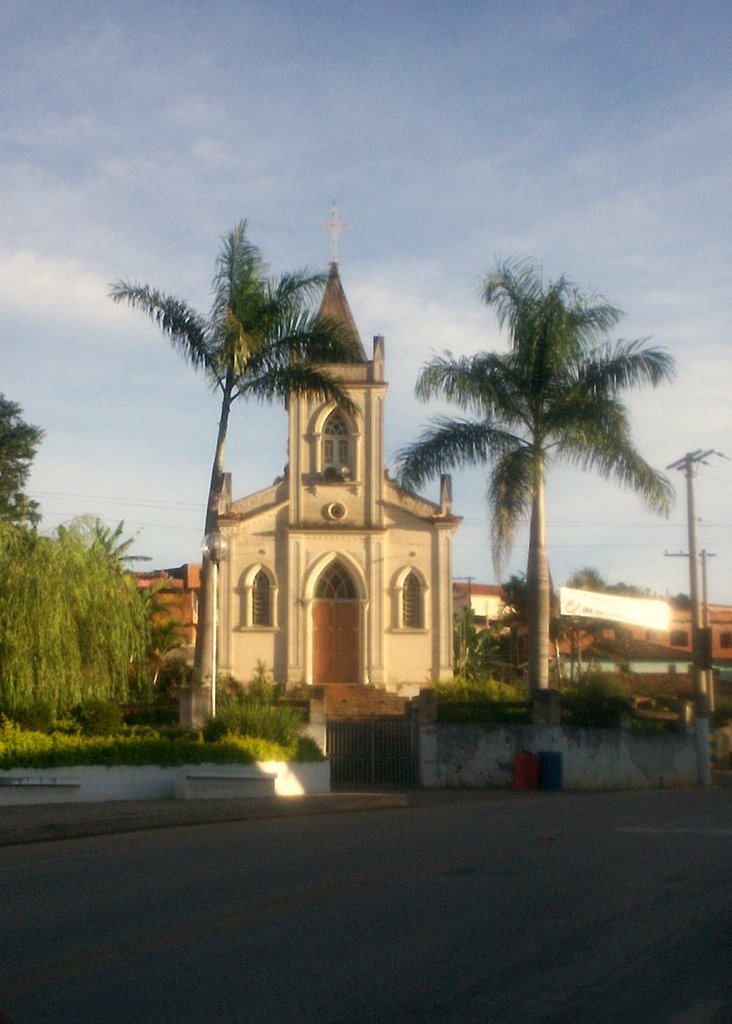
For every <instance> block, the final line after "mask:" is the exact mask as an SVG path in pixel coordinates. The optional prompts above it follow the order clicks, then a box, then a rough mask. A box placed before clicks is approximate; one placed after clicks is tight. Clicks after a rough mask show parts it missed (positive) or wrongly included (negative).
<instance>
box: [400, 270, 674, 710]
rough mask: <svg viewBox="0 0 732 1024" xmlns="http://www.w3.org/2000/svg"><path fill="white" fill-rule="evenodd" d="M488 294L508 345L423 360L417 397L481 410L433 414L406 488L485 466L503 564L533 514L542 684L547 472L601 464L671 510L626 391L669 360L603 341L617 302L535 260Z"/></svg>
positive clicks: (669, 369) (533, 621) (532, 587)
mask: <svg viewBox="0 0 732 1024" xmlns="http://www.w3.org/2000/svg"><path fill="white" fill-rule="evenodd" d="M482 297H483V300H484V301H485V303H486V304H487V305H488V306H489V307H490V308H492V309H493V310H494V311H495V313H496V315H497V318H498V322H499V324H500V325H501V326H502V327H504V328H506V329H507V333H508V337H509V347H508V351H507V352H504V353H496V352H481V353H478V354H477V355H475V356H472V357H461V358H455V357H453V355H452V354H451V353H450V352H447V353H445V354H444V355H443V356H438V357H435V358H433V359H432V360H431V361H430V362H429V363H427V365H426V366H425V367H424V368H423V369H422V371H421V373H420V376H419V379H418V382H417V389H416V390H417V396H418V397H419V398H420V399H422V400H424V401H426V400H429V399H431V398H434V397H440V398H444V399H447V400H448V401H450V402H452V403H454V404H455V405H456V406H457V407H458V408H460V409H463V410H464V411H466V412H467V413H470V414H472V415H473V416H474V418H473V419H466V418H459V419H450V418H449V417H446V416H442V417H439V418H437V419H436V420H434V421H433V422H432V425H431V426H430V427H428V428H427V429H425V431H424V432H423V433H422V435H421V436H420V437H419V438H418V440H417V441H415V442H414V443H412V444H410V445H408V446H406V447H405V448H403V449H402V451H401V452H399V453H398V456H397V464H398V465H397V470H398V476H399V479H400V480H401V481H402V483H405V484H406V485H408V486H411V485H419V484H421V483H422V482H423V481H424V480H425V479H427V478H429V477H431V476H433V475H435V474H436V473H439V472H443V471H444V470H446V469H449V468H450V467H453V466H464V465H471V464H472V465H488V464H490V466H491V473H490V478H489V483H488V501H489V504H490V507H491V510H492V541H493V556H494V563H495V566H496V569H497V570H500V567H501V565H502V564H503V562H504V560H505V557H506V555H507V553H508V551H509V549H510V545H511V542H512V539H513V537H514V534H515V531H516V528H517V526H518V524H519V523H520V522H522V521H524V520H525V519H526V518H528V519H529V522H530V541H529V556H528V561H527V572H526V580H527V588H528V590H527V601H528V624H529V686H530V688H531V689H532V690H535V689H540V688H545V687H546V686H548V643H549V620H550V607H549V602H550V589H551V588H550V579H549V566H548V560H547V554H546V538H545V533H546V528H545V506H544V484H545V476H546V472H547V470H548V468H549V467H550V466H551V465H552V464H553V463H554V462H558V461H561V462H564V463H567V464H569V465H572V466H577V467H579V468H582V469H591V470H595V471H596V472H598V473H599V474H600V475H601V476H603V477H606V478H615V479H616V480H617V481H618V482H619V483H621V484H622V485H624V486H629V487H631V488H632V489H633V490H635V491H636V492H637V493H638V494H639V495H640V496H641V498H643V499H644V500H645V501H646V503H647V504H648V505H649V506H650V507H651V508H652V509H654V510H656V511H658V512H661V513H665V512H667V511H668V508H669V505H670V501H671V496H672V488H671V485H670V483H669V481H668V480H667V479H666V477H665V476H663V475H662V474H661V473H659V472H657V471H656V470H654V469H653V468H652V467H651V466H650V465H649V464H648V463H647V462H646V461H645V460H644V459H643V458H642V457H641V455H640V453H639V451H638V450H637V448H636V446H635V444H634V442H633V439H632V436H631V430H630V419H629V415H628V410H627V408H626V406H625V405H624V403H623V402H622V400H621V395H622V393H623V392H624V391H627V390H629V389H631V388H635V387H639V386H642V385H649V386H651V387H655V386H657V385H658V384H660V383H661V382H663V381H666V380H669V379H671V378H672V377H673V372H674V364H673V360H672V359H671V357H670V356H669V355H668V354H667V353H665V352H664V351H663V350H661V349H659V348H654V347H651V346H648V345H646V344H645V342H644V341H643V340H635V341H620V342H616V343H610V342H608V341H606V339H605V335H606V334H607V333H608V331H609V330H610V329H611V328H612V327H614V326H615V325H616V324H617V322H618V320H619V319H620V316H621V313H620V310H619V309H617V307H615V306H612V305H611V304H610V303H608V302H606V301H605V300H604V299H603V298H602V297H600V296H597V295H594V294H590V295H583V294H581V293H580V292H579V291H578V290H577V288H576V287H575V286H574V285H573V284H571V283H570V282H569V281H568V279H567V278H565V277H560V278H559V279H558V280H556V281H548V280H545V278H544V275H543V273H542V271H541V268H539V267H537V266H535V265H534V264H532V263H531V262H528V261H499V262H498V264H497V266H496V269H495V271H493V272H492V273H489V274H488V275H486V277H485V278H484V280H483V284H482Z"/></svg>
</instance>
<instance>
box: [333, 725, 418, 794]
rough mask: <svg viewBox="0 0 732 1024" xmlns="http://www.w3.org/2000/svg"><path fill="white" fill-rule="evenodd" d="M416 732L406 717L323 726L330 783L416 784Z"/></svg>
mask: <svg viewBox="0 0 732 1024" xmlns="http://www.w3.org/2000/svg"><path fill="white" fill-rule="evenodd" d="M418 743H419V732H418V726H417V722H416V721H414V720H412V719H410V718H372V719H369V720H368V721H335V722H328V723H327V724H326V744H327V754H328V757H329V758H330V773H331V780H332V781H333V782H334V783H335V784H336V785H338V784H341V785H342V784H344V783H345V784H349V785H354V784H356V785H358V784H361V785H370V784H373V783H389V782H391V783H394V782H396V783H401V784H403V785H415V784H416V783H417V782H419V764H418Z"/></svg>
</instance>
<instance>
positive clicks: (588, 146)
mask: <svg viewBox="0 0 732 1024" xmlns="http://www.w3.org/2000/svg"><path fill="white" fill-rule="evenodd" d="M730 38H732V6H730V5H729V3H727V2H725V0H719V2H717V0H707V2H705V0H700V2H697V3H696V4H693V5H691V4H688V3H676V2H674V0H665V2H652V0H649V2H642V3H638V2H637V0H636V2H632V3H630V2H629V3H625V2H613V0H608V2H605V3H599V2H594V3H585V2H572V0H567V2H556V3H554V2H538V3H533V2H521V0H513V2H508V0H505V2H504V0H496V2H480V0H463V2H461V0H450V2H448V0H444V2H427V0H422V2H412V0H390V2H380V0H377V2H370V3H364V2H356V0H338V2H335V0H334V2H326V0H309V2H305V0H301V2H285V0H270V2H263V0H254V2H249V3H248V2H223V0H209V2H207V3H206V4H203V3H200V4H199V3H172V2H160V0H159V2H157V3H156V4H155V5H151V4H149V3H147V2H146V3H137V2H134V0H133V2H129V3H127V4H123V5H120V4H113V3H109V2H105V0H101V2H99V0H98V2H96V3H88V2H75V0H65V2H58V3H56V2H44V0H37V2H35V3H28V2H17V3H14V2H8V0H5V2H0V76H1V81H0V84H1V86H2V88H0V97H1V99H0V103H1V104H2V123H3V125H4V130H3V133H2V137H1V138H0V147H1V156H2V159H1V160H0V175H1V178H0V195H2V201H1V202H0V317H1V321H0V322H1V323H2V329H3V335H4V337H3V343H2V346H1V347H0V352H1V353H2V356H1V357H0V370H1V372H0V390H1V391H2V392H3V393H4V394H5V395H6V396H7V397H8V398H11V399H12V400H14V401H16V402H19V403H20V404H21V406H22V407H23V409H24V413H25V418H26V419H27V420H28V421H29V422H32V423H34V424H37V425H38V426H40V427H42V428H43V429H44V430H45V431H46V437H45V439H44V441H43V444H42V446H41V448H40V450H39V453H38V456H37V459H36V462H35V464H34V468H33V472H32V476H31V480H30V485H29V491H30V493H31V494H32V496H33V497H35V498H36V499H37V500H38V501H39V502H40V503H41V507H42V511H43V513H44V520H43V527H44V528H46V529H52V528H53V527H55V526H56V525H58V524H59V523H61V522H64V521H67V520H68V519H70V518H72V517H73V516H75V515H80V514H84V513H86V514H93V515H97V516H99V517H100V518H102V519H103V520H104V521H105V522H107V523H109V524H110V525H116V524H117V522H119V520H121V519H123V520H124V522H125V532H126V534H128V535H132V534H136V533H137V532H138V531H139V538H138V540H137V543H136V547H135V550H136V551H137V552H138V553H140V554H145V555H149V556H151V558H152V562H151V563H150V564H151V565H152V566H156V567H158V566H171V565H178V564H180V563H182V562H185V561H195V560H197V559H198V557H199V546H200V540H201V528H202V522H203V507H204V499H205V494H206V488H207V481H208V474H209V469H210V462H211V457H212V452H213V444H214V439H215V429H216V419H217V406H216V402H215V399H214V398H213V397H212V395H211V394H210V392H209V391H208V390H207V388H206V385H205V382H204V380H203V379H202V378H201V377H199V376H198V375H197V374H196V373H194V371H193V370H192V369H191V368H190V367H189V366H187V365H186V364H185V363H184V362H183V361H182V359H181V358H180V357H179V356H178V355H177V354H176V353H175V352H173V350H172V349H171V348H170V347H169V346H168V344H167V342H165V341H164V339H163V338H162V337H161V336H160V335H158V334H157V333H156V331H155V329H154V328H153V326H152V325H151V324H150V323H149V322H146V321H145V320H144V319H143V318H142V317H140V316H139V314H135V313H133V312H132V311H130V310H128V309H124V308H120V307H116V306H114V305H113V304H112V303H111V302H110V301H109V299H108V298H107V292H108V289H109V285H110V283H111V282H112V281H114V280H116V279H118V278H120V277H126V278H132V279H136V280H139V281H143V282H148V283H150V284H153V285H156V286H158V287H160V288H161V289H163V290H164V291H167V292H170V293H174V294H177V295H180V296H182V297H184V298H186V299H187V300H188V301H189V302H190V303H191V304H192V305H194V306H196V307H197V308H199V309H200V310H201V311H207V310H208V308H209V300H210V282H211V277H212V275H213V269H214V259H215V256H216V253H217V251H218V247H219V240H220V238H221V236H222V235H223V234H224V233H225V232H226V231H228V230H229V229H230V228H231V226H232V225H233V223H234V222H235V221H236V220H238V219H240V218H246V219H247V220H248V222H249V235H250V238H251V240H252V241H253V242H255V243H256V244H257V245H259V246H260V248H261V249H262V250H263V252H264V253H265V254H266V256H267V257H268V259H269V261H270V265H271V268H272V271H273V272H274V273H278V272H282V271H285V270H291V269H295V268H299V267H302V266H309V267H313V268H315V267H318V268H325V267H326V265H327V261H328V257H329V241H328V237H327V233H326V231H325V230H324V228H323V226H322V225H323V222H325V221H326V220H327V218H328V216H329V214H330V207H331V202H332V201H333V200H335V201H336V203H337V206H338V210H339V213H340V216H341V217H342V219H343V220H344V221H346V222H347V223H348V225H349V228H348V229H347V230H346V231H344V232H343V234H342V235H341V238H340V243H339V256H340V269H341V277H342V280H343V283H344V287H345V289H346V293H347V295H348V298H349V301H350V304H351V307H352V309H353V312H354V315H355V318H356V321H357V323H358V325H359V328H360V331H361V335H362V337H363V339H364V341H365V342H366V345H367V350H369V349H370V338H371V337H372V336H373V335H374V334H383V335H384V336H385V338H386V354H387V378H388V380H389V381H390V391H389V396H388V399H387V407H386V416H387V426H386V451H387V456H391V455H392V454H393V453H394V452H395V451H396V450H397V449H398V448H399V447H400V446H401V445H403V444H404V443H406V442H408V441H410V440H412V439H414V437H415V436H416V435H417V433H418V432H419V430H420V429H421V427H422V426H423V425H424V423H425V422H426V419H427V418H428V416H429V415H430V414H431V413H434V412H436V411H438V410H437V409H436V408H435V407H425V406H422V405H419V404H417V403H416V401H415V400H414V397H413V393H414V384H415V381H416V377H417V373H418V371H419V368H420V367H421V366H422V365H423V364H424V363H425V361H426V360H427V359H429V358H430V356H431V355H432V353H433V352H441V351H442V350H444V349H450V350H451V351H452V352H454V353H455V354H471V353H474V352H477V351H479V350H481V349H484V350H500V349H502V348H503V347H504V346H505V338H504V337H503V336H502V335H501V333H500V331H499V330H498V328H497V325H496V322H495V319H494V317H493V315H492V314H491V312H490V311H489V310H488V309H487V308H485V307H484V306H482V305H481V302H480V300H479V298H478V282H479V279H480V277H481V275H483V274H485V273H486V272H487V271H489V270H491V269H492V268H493V267H494V266H495V263H496V259H497V258H499V257H514V256H516V257H532V258H534V259H536V260H537V261H538V262H539V263H540V264H541V265H542V267H543V269H544V272H545V274H546V275H547V276H548V277H556V276H558V275H559V274H561V273H566V274H567V275H568V276H569V277H570V278H571V279H572V280H573V281H575V282H576V283H577V284H578V285H579V286H580V287H581V288H583V289H587V290H596V291H598V292H600V293H601V294H602V295H604V296H606V297H607V298H608V299H609V300H610V301H612V302H613V303H615V304H617V305H618V306H620V307H621V308H622V309H623V310H624V311H625V314H626V315H625V317H624V319H623V321H622V323H621V325H620V328H619V329H618V331H617V332H615V334H614V335H613V336H614V337H617V338H621V337H623V338H633V337H649V338H652V340H653V342H654V343H655V344H658V345H661V346H663V347H665V348H666V349H668V350H669V351H670V352H671V353H672V355H673V356H674V357H675V359H676V361H677V366H678V377H677V380H676V382H675V383H674V384H673V385H670V386H665V387H663V388H662V389H659V390H658V391H655V392H648V391H646V392H638V393H635V394H634V395H633V396H632V397H631V400H630V403H629V404H630V408H631V410H632V414H633V426H634V432H635V437H636V439H637V442H638V445H639V447H640V449H641V451H642V452H643V454H644V455H645V456H646V458H647V459H648V460H649V461H650V462H651V463H652V464H653V465H655V466H657V467H659V468H663V467H665V466H666V465H668V464H669V463H671V462H673V461H675V460H676V459H678V458H679V457H681V456H682V455H683V454H684V453H685V452H687V451H694V450H695V449H697V448H714V449H718V450H719V451H721V452H724V453H726V454H727V455H729V456H732V402H731V401H730V383H729V374H730V363H731V360H730V355H731V353H732V348H731V342H730V334H731V330H732V329H731V328H730V309H732V282H731V279H730V258H729V252H730V238H731V237H732V230H731V228H732V216H731V209H732V205H731V202H730V184H731V182H730V166H731V164H732V160H731V157H732V62H731V61H730V59H729V48H730ZM285 442H286V435H285V421H284V415H283V413H282V412H281V411H280V410H274V409H267V408H263V407H261V406H258V405H251V406H248V407H242V408H239V409H238V410H236V413H235V415H234V417H233V420H232V424H231V429H230V435H229V443H228V449H227V463H228V467H227V468H228V469H229V470H230V471H231V473H232V474H233V489H234V495H235V496H238V497H241V496H243V495H244V494H248V493H250V492H251V491H253V490H256V489H258V488H259V487H262V486H265V485H267V484H268V483H270V482H271V480H272V479H273V477H274V476H276V475H277V474H278V473H279V472H280V471H281V469H282V466H283V464H284V462H285V461H286V453H285ZM671 475H672V478H673V481H674V483H675V485H676V487H677V492H678V500H677V504H676V507H675V509H674V511H673V512H672V515H671V517H670V519H669V520H668V521H664V520H660V519H658V518H657V517H654V516H653V515H651V514H650V513H649V512H647V511H646V510H645V509H644V507H643V506H642V504H641V503H640V501H639V500H638V499H637V498H636V497H635V496H633V495H631V494H627V493H625V492H623V491H620V490H618V489H617V487H615V486H614V485H613V484H611V483H607V482H604V481H601V480H599V479H598V478H596V477H593V476H591V475H586V474H579V473H574V472H569V471H565V470H561V469H556V470H553V471H552V472H551V475H550V477H549V481H548V517H549V530H548V541H549V552H550V561H551V565H552V572H553V577H554V580H555V583H557V584H561V583H564V582H566V580H567V579H568V577H569V576H570V574H571V573H572V572H573V571H574V570H576V569H579V568H581V567H583V566H585V565H592V566H595V567H596V568H598V569H599V570H600V571H601V572H602V573H603V574H604V575H605V576H606V578H607V579H608V580H609V581H610V582H618V581H620V580H623V581H625V582H627V583H633V584H636V585H639V586H647V587H650V588H652V589H653V590H654V591H656V592H657V593H659V594H665V593H671V594H675V593H678V592H679V591H683V590H688V565H687V560H686V559H684V558H669V557H666V555H665V552H679V551H686V550H687V534H686V504H685V491H684V481H683V477H682V475H681V474H680V473H678V472H677V473H672V474H671ZM437 489H438V487H437V482H435V483H434V485H433V486H432V487H429V486H428V487H426V488H424V493H425V494H426V496H428V497H432V498H436V497H437ZM453 491H454V508H455V511H456V512H457V513H459V514H461V515H462V516H464V523H463V525H462V527H461V529H460V531H459V533H458V534H457V537H456V541H455V559H454V562H455V565H454V568H455V573H456V575H459V576H460V575H471V576H473V577H474V578H477V579H478V580H480V581H485V582H489V581H492V580H494V578H495V577H494V574H493V569H492V564H491V552H490V546H489V541H488V517H487V512H486V506H485V475H484V474H482V473H480V472H478V471H471V472H456V473H455V474H454V480H453ZM696 499H697V511H698V514H699V519H700V523H699V542H700V546H701V547H703V548H705V549H706V550H708V551H709V552H710V554H712V555H713V556H714V557H712V558H710V560H709V596H710V599H711V600H713V601H724V602H728V603H732V570H731V565H730V560H731V558H732V462H727V461H725V460H723V459H714V460H713V462H712V464H710V465H709V466H708V467H703V468H702V469H701V471H700V473H699V476H698V478H697V481H696ZM525 556H526V538H525V534H520V535H519V536H518V537H517V539H516V544H515V547H514V551H513V555H512V557H511V560H510V562H509V563H508V565H507V567H506V574H508V573H511V572H517V571H522V569H523V568H524V563H525Z"/></svg>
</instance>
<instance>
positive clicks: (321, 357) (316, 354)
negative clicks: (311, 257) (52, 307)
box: [110, 221, 356, 717]
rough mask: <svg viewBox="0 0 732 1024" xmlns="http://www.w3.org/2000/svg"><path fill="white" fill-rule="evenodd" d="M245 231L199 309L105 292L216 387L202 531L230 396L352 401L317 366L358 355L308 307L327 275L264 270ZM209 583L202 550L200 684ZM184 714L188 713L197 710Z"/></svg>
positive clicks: (208, 524) (239, 228)
mask: <svg viewBox="0 0 732 1024" xmlns="http://www.w3.org/2000/svg"><path fill="white" fill-rule="evenodd" d="M246 231H247V223H246V221H240V222H238V223H237V224H235V226H234V228H233V229H232V230H231V231H230V232H229V234H228V235H226V236H225V237H224V238H223V239H222V248H221V251H220V253H219V255H218V257H217V259H216V272H215V275H214V279H213V302H212V306H211V312H210V313H209V315H208V316H207V317H204V316H202V315H201V314H200V313H198V312H196V310H194V309H192V308H191V307H190V306H188V305H187V303H185V302H184V301H182V300H181V299H178V298H176V297H175V296H170V295H165V294H163V293H161V292H159V291H157V290H156V289H153V288H150V286H149V285H139V284H133V283H130V282H129V281H125V280H122V281H117V282H116V283H115V284H114V285H113V286H112V290H111V292H110V297H111V298H112V299H113V301H114V302H125V303H127V304H128V305H130V306H132V307H133V308H134V309H137V310H140V311H141V312H142V313H145V314H147V315H148V316H149V317H150V318H151V319H152V320H153V322H154V323H156V324H157V325H158V326H159V327H160V329H161V330H162V332H163V334H164V335H166V336H167V337H168V338H169V340H170V342H171V344H172V345H173V347H174V348H176V349H177V350H178V351H179V352H180V353H181V354H182V355H183V357H184V358H185V359H186V360H188V362H190V363H191V364H192V365H193V367H194V368H195V369H201V370H203V372H204V373H205V375H206V377H207V378H208V380H209V383H210V384H211V386H212V388H213V389H214V390H215V391H216V392H218V393H219V394H220V396H221V412H220V416H219V425H218V432H217V436H216V446H215V449H214V458H213V464H212V467H211V478H210V483H209V490H208V499H207V503H206V517H205V523H204V534H205V535H206V536H208V535H210V534H213V533H215V532H216V530H217V522H218V510H219V502H220V498H221V493H222V488H223V483H224V448H225V443H226V435H227V430H228V424H229V414H230V411H231V407H232V405H233V404H234V402H235V401H236V400H237V399H238V398H245V399H246V398H256V399H259V400H261V401H272V400H275V399H281V400H283V401H285V400H286V399H287V397H288V396H289V395H291V394H295V393H300V394H302V393H307V394H315V395H318V396H320V397H322V398H324V399H330V400H332V401H335V402H337V403H338V404H340V405H342V406H344V407H347V408H349V409H350V408H351V403H350V401H349V399H348V397H347V395H346V394H345V392H344V391H343V389H342V388H341V387H340V385H339V384H338V383H337V382H336V381H335V380H334V378H333V377H332V376H331V375H330V374H329V373H328V372H327V371H326V370H325V369H324V364H328V363H340V362H348V361H350V360H351V359H352V358H354V357H355V355H356V353H355V350H354V341H353V338H352V336H351V334H350V333H349V332H348V331H347V330H345V329H344V328H343V326H342V325H340V324H337V323H334V322H333V321H329V320H328V319H327V318H325V317H323V316H320V315H319V314H317V313H316V312H315V311H314V306H313V303H314V301H315V300H316V299H317V297H318V296H319V294H320V293H321V292H322V289H323V286H324V284H325V280H326V279H325V276H324V275H322V274H317V273H312V272H310V271H307V270H300V271H297V272H295V273H290V274H284V275H282V276H281V277H279V278H271V277H269V276H268V270H267V265H266V263H265V261H264V259H263V257H262V254H261V252H260V250H259V249H258V248H257V247H256V246H255V245H253V244H252V243H251V242H249V241H248V239H247V236H246ZM212 583H213V562H212V561H211V558H210V557H209V554H208V553H207V552H204V556H203V565H202V572H201V594H200V600H199V626H198V632H197V636H196V654H195V663H194V681H195V683H197V684H198V685H201V684H203V683H206V682H210V677H211V660H210V658H211V648H212V636H213V632H212V631H213V621H212V618H213V617H212V600H213V586H212ZM192 714H193V716H194V717H196V712H195V711H194V712H192Z"/></svg>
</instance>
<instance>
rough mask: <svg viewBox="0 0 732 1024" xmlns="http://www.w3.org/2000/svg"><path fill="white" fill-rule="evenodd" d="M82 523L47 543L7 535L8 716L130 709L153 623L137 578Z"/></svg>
mask: <svg viewBox="0 0 732 1024" xmlns="http://www.w3.org/2000/svg"><path fill="white" fill-rule="evenodd" d="M97 540H98V530H97V528H96V526H95V525H94V524H93V523H91V522H90V521H88V520H81V521H79V522H77V523H73V524H71V525H70V526H65V527H63V528H61V529H59V531H58V532H57V533H56V534H55V535H54V536H49V537H44V536H41V535H39V534H38V533H36V532H35V531H32V530H26V529H23V528H20V527H15V526H9V525H0V712H2V713H4V714H7V715H9V716H11V717H13V716H22V715H23V714H24V713H27V712H28V711H29V710H31V709H34V708H39V707H43V708H47V709H48V710H49V711H50V713H51V714H52V715H57V714H59V713H61V712H64V711H65V710H67V709H68V708H71V707H74V706H76V705H78V704H84V703H86V702H87V701H90V700H103V701H124V700H125V699H126V697H127V694H128V686H129V671H130V666H131V665H132V664H133V662H134V661H135V659H137V658H139V657H141V656H142V655H143V653H144V651H145V649H146V645H147V640H148V630H149V619H148V614H147V610H146V607H145V603H144V601H143V600H142V599H141V597H140V595H139V594H138V593H137V588H136V585H135V579H134V577H133V576H132V575H131V574H130V573H129V572H127V571H126V570H125V568H124V566H123V565H122V563H121V561H120V559H119V558H118V557H116V556H115V553H114V551H111V552H110V551H109V550H108V549H107V548H105V547H104V546H103V545H100V544H99V543H97V542H96V541H97Z"/></svg>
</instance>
